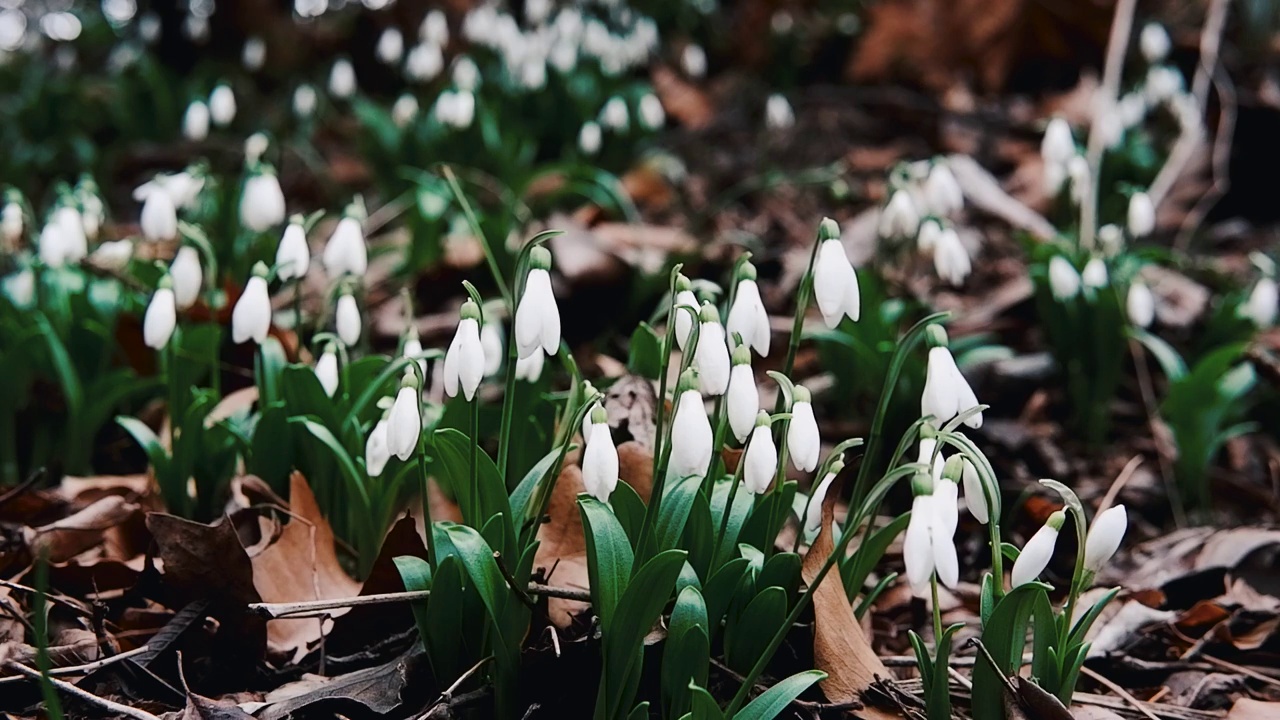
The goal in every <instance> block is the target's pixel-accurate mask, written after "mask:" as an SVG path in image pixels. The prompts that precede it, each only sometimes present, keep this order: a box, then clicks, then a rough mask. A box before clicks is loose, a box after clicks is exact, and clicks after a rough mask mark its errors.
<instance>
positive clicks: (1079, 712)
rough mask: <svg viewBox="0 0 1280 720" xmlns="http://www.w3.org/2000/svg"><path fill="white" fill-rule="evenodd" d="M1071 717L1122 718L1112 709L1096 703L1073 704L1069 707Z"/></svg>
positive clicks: (1087, 719)
mask: <svg viewBox="0 0 1280 720" xmlns="http://www.w3.org/2000/svg"><path fill="white" fill-rule="evenodd" d="M1071 717H1072V718H1074V719H1075V720H1124V718H1123V717H1121V716H1120V715H1117V714H1116V713H1115V711H1114V710H1108V709H1106V708H1103V707H1098V706H1097V705H1074V706H1072V708H1071Z"/></svg>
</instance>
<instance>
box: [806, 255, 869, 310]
mask: <svg viewBox="0 0 1280 720" xmlns="http://www.w3.org/2000/svg"><path fill="white" fill-rule="evenodd" d="M813 297H814V299H815V300H816V301H817V303H818V310H820V311H821V312H822V320H823V322H825V323H826V325H827V327H828V328H832V329H834V328H835V327H836V326H837V325H839V324H840V321H841V320H842V319H843V318H845V317H848V318H849V319H850V320H853V321H854V322H857V320H858V318H859V317H860V316H861V314H862V297H861V295H860V294H859V290H858V273H857V272H855V271H854V269H853V265H852V264H850V263H849V256H848V255H846V254H845V251H844V244H843V243H841V242H840V240H839V239H838V237H837V238H833V239H829V240H822V241H821V244H820V245H819V246H818V257H817V258H815V259H814V268H813Z"/></svg>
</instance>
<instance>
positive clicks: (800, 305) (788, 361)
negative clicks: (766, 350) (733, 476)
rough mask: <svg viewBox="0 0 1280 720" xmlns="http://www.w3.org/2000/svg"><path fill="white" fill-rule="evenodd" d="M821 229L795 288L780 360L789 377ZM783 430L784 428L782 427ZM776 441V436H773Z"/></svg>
mask: <svg viewBox="0 0 1280 720" xmlns="http://www.w3.org/2000/svg"><path fill="white" fill-rule="evenodd" d="M821 238H822V230H821V228H819V230H818V235H817V236H816V237H815V238H814V240H813V249H812V250H810V251H809V264H808V266H806V267H805V270H804V275H803V276H801V277H800V287H799V288H797V289H796V312H795V315H794V316H793V318H792V320H791V337H790V338H788V340H787V355H786V358H785V359H784V360H783V361H782V374H783V375H786V376H787V377H791V371H792V370H794V369H795V364H796V352H797V351H798V350H799V349H800V337H801V335H803V334H804V316H805V312H806V311H808V309H809V297H810V296H811V295H812V294H813V266H814V263H816V262H817V260H818V246H819V245H821V244H822V243H821ZM784 400H785V398H783V397H782V395H779V396H778V401H777V402H776V403H774V408H773V411H774V412H775V413H779V412H782V411H783V410H784V409H785V408H784V406H783V402H784ZM783 430H785V428H783ZM774 442H775V443H776V442H777V437H775V438H774Z"/></svg>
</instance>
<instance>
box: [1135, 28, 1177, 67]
mask: <svg viewBox="0 0 1280 720" xmlns="http://www.w3.org/2000/svg"><path fill="white" fill-rule="evenodd" d="M1171 45H1172V43H1170V42H1169V33H1167V32H1165V29H1164V26H1163V25H1161V24H1160V23H1156V22H1149V23H1147V24H1146V25H1144V26H1143V27H1142V33H1141V34H1140V35H1139V36H1138V47H1139V48H1140V49H1141V50H1142V57H1143V58H1144V59H1145V60H1146V61H1147V62H1148V63H1150V64H1153V65H1154V64H1155V63H1158V62H1160V61H1161V60H1164V59H1165V56H1167V55H1168V54H1169V48H1170V47H1171Z"/></svg>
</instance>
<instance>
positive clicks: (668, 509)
mask: <svg viewBox="0 0 1280 720" xmlns="http://www.w3.org/2000/svg"><path fill="white" fill-rule="evenodd" d="M701 483H702V478H700V477H698V476H696V475H690V476H688V477H683V478H680V479H679V480H676V481H675V482H674V483H671V484H669V485H667V488H666V490H665V491H664V494H663V498H662V513H661V514H660V515H659V516H658V519H657V522H656V523H655V526H654V528H653V538H654V540H655V541H656V542H657V548H658V550H659V551H662V550H669V549H671V548H673V547H675V546H676V545H677V543H678V542H679V540H680V536H681V534H682V533H683V532H684V526H685V523H686V522H687V521H688V519H689V511H690V510H691V509H692V507H693V500H694V498H695V497H697V496H698V489H699V487H700V486H701Z"/></svg>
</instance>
